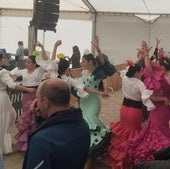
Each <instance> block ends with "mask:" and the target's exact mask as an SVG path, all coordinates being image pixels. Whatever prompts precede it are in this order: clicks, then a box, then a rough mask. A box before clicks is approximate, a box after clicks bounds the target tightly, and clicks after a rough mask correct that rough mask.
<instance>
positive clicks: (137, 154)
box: [0, 36, 170, 169]
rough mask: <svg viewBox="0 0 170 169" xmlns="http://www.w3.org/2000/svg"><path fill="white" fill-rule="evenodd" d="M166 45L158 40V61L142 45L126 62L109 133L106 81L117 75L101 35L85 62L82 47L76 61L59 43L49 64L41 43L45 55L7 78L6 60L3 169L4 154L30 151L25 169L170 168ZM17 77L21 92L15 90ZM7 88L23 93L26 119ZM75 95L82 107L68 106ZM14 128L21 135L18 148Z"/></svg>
mask: <svg viewBox="0 0 170 169" xmlns="http://www.w3.org/2000/svg"><path fill="white" fill-rule="evenodd" d="M160 41H161V40H160V39H157V38H156V47H155V51H154V54H153V55H150V50H151V47H148V45H147V43H146V41H142V42H141V45H140V47H139V48H138V53H137V59H136V61H132V60H128V61H127V63H126V64H127V69H126V73H125V74H122V75H121V76H122V92H123V96H124V98H123V100H122V105H121V108H120V120H119V121H117V122H115V121H113V122H111V123H110V125H109V126H106V125H105V124H104V123H103V122H102V120H101V119H99V114H100V110H101V100H100V97H103V98H106V99H107V98H108V97H109V94H108V93H106V92H105V91H104V87H103V79H105V78H107V77H108V76H112V75H113V74H114V73H115V72H116V71H117V70H116V69H115V67H114V65H113V64H111V63H110V61H109V58H108V57H107V56H106V55H105V54H103V53H102V51H101V50H100V40H99V38H98V37H97V36H96V37H95V38H94V39H93V40H92V42H91V44H92V46H93V47H94V49H95V50H96V53H97V56H95V55H93V54H92V53H90V52H86V53H84V55H83V56H82V57H81V54H80V51H79V48H78V46H73V54H72V56H71V57H70V58H69V57H68V56H64V54H57V49H58V47H59V46H60V45H62V41H61V40H57V41H56V42H55V44H54V47H53V50H52V55H51V57H49V56H48V54H47V52H46V50H45V48H44V46H43V44H41V43H40V42H36V43H35V45H36V46H38V47H40V48H41V53H40V54H38V56H35V55H30V56H28V57H27V58H26V59H25V68H24V69H18V68H15V69H13V70H11V71H7V70H6V69H5V66H4V58H3V54H0V93H1V94H0V100H1V102H0V117H1V118H0V120H1V124H0V135H1V139H0V169H3V168H4V162H3V154H8V153H11V152H12V151H16V150H17V151H24V152H25V157H24V162H23V169H33V168H41V169H47V168H49V169H52V168H62V169H68V168H69V169H75V168H77V169H95V166H94V160H95V159H99V160H100V161H102V162H103V163H104V164H105V165H106V166H108V167H110V168H111V169H153V168H154V169H164V168H165V169H166V168H170V162H168V159H170V155H169V154H170V148H169V146H170V126H169V124H170V98H169V96H170V75H169V73H168V72H169V70H170V59H169V58H168V57H166V56H165V53H164V51H163V48H159V43H160ZM20 48H23V44H21V46H19V49H18V50H20ZM56 58H57V59H56ZM80 58H82V60H80ZM21 59H22V58H21ZM80 62H81V64H80ZM70 64H72V68H73V69H74V68H80V67H81V68H82V72H81V75H80V77H79V78H73V77H72V75H71V72H70ZM18 77H22V81H21V85H20V84H17V83H15V79H16V78H18ZM7 87H8V88H12V89H15V90H20V91H22V93H23V94H22V110H23V113H22V114H21V116H20V117H19V118H18V119H17V121H15V120H16V113H15V110H14V108H13V106H12V104H11V102H10V99H9V96H8V93H7V90H6V89H7ZM71 95H74V96H75V97H76V98H77V101H78V104H77V105H78V106H77V107H73V106H72V105H71V104H70V98H71ZM113 104H114V103H113ZM144 110H145V111H146V110H147V113H148V118H147V119H145V121H144V120H143V119H144V116H143V112H144ZM110 111H111V110H110ZM14 125H16V127H17V131H18V132H17V134H16V135H15V139H16V143H15V144H14V145H13V147H12V141H11V135H10V132H11V129H12V127H13V126H14ZM158 164H159V165H158Z"/></svg>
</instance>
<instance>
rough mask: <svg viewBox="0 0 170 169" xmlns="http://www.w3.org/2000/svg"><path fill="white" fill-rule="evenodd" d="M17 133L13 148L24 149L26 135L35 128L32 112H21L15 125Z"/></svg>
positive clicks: (25, 146) (25, 147)
mask: <svg viewBox="0 0 170 169" xmlns="http://www.w3.org/2000/svg"><path fill="white" fill-rule="evenodd" d="M16 127H17V129H18V133H17V134H16V135H15V139H16V140H17V143H16V144H14V149H15V150H20V151H26V149H27V140H28V135H29V134H30V133H32V132H33V131H34V130H35V121H34V114H33V112H31V111H30V112H27V113H22V115H21V116H20V117H19V119H18V121H17V125H16Z"/></svg>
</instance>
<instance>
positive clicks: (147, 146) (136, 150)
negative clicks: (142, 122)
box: [121, 119, 170, 163]
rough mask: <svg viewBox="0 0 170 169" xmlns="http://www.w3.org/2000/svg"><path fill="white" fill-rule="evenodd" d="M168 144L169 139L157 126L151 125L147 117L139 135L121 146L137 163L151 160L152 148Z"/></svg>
mask: <svg viewBox="0 0 170 169" xmlns="http://www.w3.org/2000/svg"><path fill="white" fill-rule="evenodd" d="M169 145H170V139H169V140H168V139H167V138H166V137H165V135H164V134H163V133H162V132H161V130H160V129H159V127H156V126H155V125H153V124H152V123H151V121H150V119H149V120H148V122H147V124H146V126H145V127H144V128H143V130H142V131H141V133H140V135H139V136H137V137H135V138H133V139H132V140H129V141H127V142H125V143H124V144H122V145H121V146H122V148H123V149H124V150H125V151H126V152H128V154H129V155H130V157H131V158H132V159H133V160H134V162H135V163H139V162H145V161H151V160H153V159H154V157H153V155H152V153H153V151H154V150H157V151H158V150H160V149H162V148H164V147H167V146H169Z"/></svg>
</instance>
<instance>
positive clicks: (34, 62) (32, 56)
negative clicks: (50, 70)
mask: <svg viewBox="0 0 170 169" xmlns="http://www.w3.org/2000/svg"><path fill="white" fill-rule="evenodd" d="M35 57H36V56H34V55H30V56H28V58H29V59H31V61H32V63H33V64H36V66H35V67H39V65H38V64H37V62H36V60H35Z"/></svg>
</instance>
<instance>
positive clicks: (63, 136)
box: [23, 78, 90, 169]
mask: <svg viewBox="0 0 170 169" xmlns="http://www.w3.org/2000/svg"><path fill="white" fill-rule="evenodd" d="M36 97H37V100H36V104H37V107H38V109H39V110H40V114H41V115H42V116H43V117H44V118H46V120H45V121H44V122H43V123H42V124H41V125H40V126H39V128H38V129H37V130H36V131H35V132H34V133H32V134H31V136H30V137H29V140H28V149H27V151H26V154H25V159H24V163H23V169H83V168H84V164H85V162H86V159H87V155H88V151H89V146H90V131H89V128H88V125H87V123H86V122H85V121H84V119H83V117H82V112H81V110H80V109H79V108H77V109H73V108H70V90H69V87H68V86H67V84H66V83H65V82H64V81H62V80H60V79H58V78H51V79H48V80H46V81H44V82H42V83H41V84H40V85H39V87H38V90H37V93H36Z"/></svg>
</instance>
